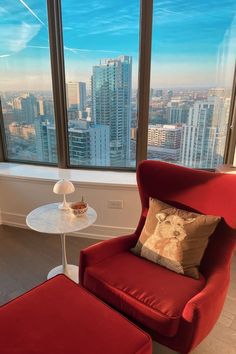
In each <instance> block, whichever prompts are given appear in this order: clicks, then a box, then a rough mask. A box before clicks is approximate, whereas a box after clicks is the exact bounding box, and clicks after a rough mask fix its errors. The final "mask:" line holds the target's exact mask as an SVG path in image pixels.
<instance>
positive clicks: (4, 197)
mask: <svg viewBox="0 0 236 354" xmlns="http://www.w3.org/2000/svg"><path fill="white" fill-rule="evenodd" d="M89 173H91V172H89ZM103 173H105V172H103ZM13 175H14V174H13ZM73 183H74V185H75V188H76V192H75V193H73V194H71V195H69V196H68V200H69V201H76V200H80V199H81V196H82V195H83V196H84V198H85V199H86V201H87V202H88V203H89V204H90V205H91V206H92V207H93V208H94V209H95V210H96V211H97V214H98V218H97V220H96V222H95V224H94V225H92V226H90V227H89V228H87V229H86V230H82V231H80V235H82V236H86V237H91V238H101V239H106V238H110V237H113V236H119V235H126V234H129V233H132V231H133V230H134V229H135V227H136V226H137V223H138V220H139V215H140V210H141V209H140V200H139V195H138V191H137V186H136V185H135V184H134V185H125V184H124V185H122V184H120V185H119V184H117V183H115V184H111V183H109V184H107V185H104V183H101V184H100V185H99V183H93V182H89V183H86V182H83V183H79V182H73ZM54 184H55V180H51V181H50V180H47V179H42V180H40V179H34V178H28V177H27V178H25V177H19V176H17V177H16V176H8V175H6V174H5V175H0V196H1V197H0V210H1V216H0V222H1V223H2V224H5V225H12V226H18V227H27V226H26V223H25V218H26V215H27V214H28V213H29V212H30V211H31V210H33V209H34V208H37V207H38V206H40V205H43V204H47V203H53V202H58V201H60V200H61V199H62V197H61V196H58V195H56V194H54V193H53V191H52V189H53V185H54ZM109 200H123V209H110V208H109V207H108V201H109Z"/></svg>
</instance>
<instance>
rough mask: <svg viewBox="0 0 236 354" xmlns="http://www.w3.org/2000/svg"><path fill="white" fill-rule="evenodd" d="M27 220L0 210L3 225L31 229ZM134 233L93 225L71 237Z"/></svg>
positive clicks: (107, 226)
mask: <svg viewBox="0 0 236 354" xmlns="http://www.w3.org/2000/svg"><path fill="white" fill-rule="evenodd" d="M25 220H26V215H23V214H17V213H9V212H4V211H2V212H1V210H0V222H1V225H7V226H14V227H19V228H24V229H29V228H28V226H27V225H26V222H25ZM133 232H134V228H131V227H117V226H109V225H98V224H93V225H91V226H89V227H88V228H86V229H84V230H81V231H78V232H73V233H71V234H69V235H72V236H80V237H86V238H93V239H99V240H107V239H111V238H113V237H116V236H122V235H129V234H132V233H133Z"/></svg>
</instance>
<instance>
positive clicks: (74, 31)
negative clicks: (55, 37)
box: [0, 0, 236, 91]
mask: <svg viewBox="0 0 236 354" xmlns="http://www.w3.org/2000/svg"><path fill="white" fill-rule="evenodd" d="M45 4H46V2H45V1H42V0H40V1H37V3H35V2H34V1H32V0H26V1H23V0H20V1H19V2H15V1H13V0H9V1H8V2H7V3H6V2H3V1H2V0H1V1H0V23H1V25H0V29H1V38H0V76H1V83H0V90H4V91H8V90H13V89H15V90H18V89H20V88H21V89H23V90H35V89H38V90H40V89H43V90H48V89H50V87H51V73H50V63H49V45H48V28H47V14H46V7H45ZM69 4H70V7H69V6H68V3H67V2H66V1H62V14H63V26H64V27H63V36H64V51H65V64H66V81H83V82H86V83H87V85H88V83H89V80H90V76H91V68H92V67H93V66H94V65H96V63H97V61H98V59H101V58H102V57H103V58H108V57H110V58H114V57H117V56H119V55H128V56H132V57H133V80H132V81H133V82H132V86H133V87H134V88H137V73H138V64H137V63H138V44H139V16H140V14H139V1H137V0H134V1H132V3H128V4H127V3H126V2H125V1H124V0H120V1H119V2H114V3H113V2H112V1H103V2H98V1H96V0H93V1H90V3H89V5H88V4H87V2H86V1H85V0H81V2H80V3H79V6H78V3H77V2H76V1H75V0H71V1H70V2H69ZM13 8H14V11H12V9H13ZM71 9H73V11H72V10H71ZM114 9H115V11H114ZM235 10H236V4H235V2H234V1H232V0H226V1H224V3H222V2H216V1H214V0H211V1H210V2H207V4H206V3H205V2H204V1H203V0H201V1H198V3H196V2H195V1H193V0H188V1H182V0H177V1H174V0H171V1H169V0H168V1H167V0H162V1H160V2H154V21H153V23H154V25H153V54H152V62H153V65H152V80H151V86H152V87H179V86H181V87H190V86H191V87H210V86H216V85H218V86H222V85H223V86H230V85H231V79H232V78H231V77H232V65H233V61H234V60H235V54H234V53H235V42H236V40H235V39H236V20H235ZM111 14H112V15H111ZM86 15H87V16H86ZM16 33H17V35H16ZM222 68H223V69H222ZM222 70H224V73H225V72H226V80H223V79H222V73H221V71H222ZM22 86H24V87H22Z"/></svg>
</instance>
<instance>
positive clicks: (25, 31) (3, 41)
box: [0, 22, 41, 55]
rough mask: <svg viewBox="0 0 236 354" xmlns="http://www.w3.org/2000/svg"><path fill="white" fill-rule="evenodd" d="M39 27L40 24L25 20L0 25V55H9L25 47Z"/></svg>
mask: <svg viewBox="0 0 236 354" xmlns="http://www.w3.org/2000/svg"><path fill="white" fill-rule="evenodd" d="M40 28H41V25H29V24H27V23H25V22H23V23H21V24H19V25H8V24H7V25H6V24H5V25H0V33H1V36H0V55H5V53H8V54H9V55H10V54H12V53H18V52H20V51H21V50H23V49H25V48H26V47H27V44H28V43H29V42H30V41H31V39H32V38H34V37H35V36H36V35H37V34H38V32H39V30H40ZM1 52H2V53H1Z"/></svg>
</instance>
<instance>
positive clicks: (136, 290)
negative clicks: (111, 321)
mask: <svg viewBox="0 0 236 354" xmlns="http://www.w3.org/2000/svg"><path fill="white" fill-rule="evenodd" d="M204 285H205V280H204V278H203V277H201V278H200V279H199V280H195V279H192V278H189V277H185V276H179V275H178V274H176V273H174V272H172V271H169V270H168V269H166V268H164V267H160V266H158V265H156V264H154V263H152V262H149V261H147V260H143V259H142V258H140V257H137V256H134V255H133V254H132V253H131V252H123V253H119V254H117V255H115V256H113V257H111V258H107V259H105V260H104V261H102V262H100V263H99V264H97V265H96V266H91V267H87V268H86V270H85V278H84V286H85V287H86V288H87V289H89V290H90V291H91V292H93V293H95V294H96V295H97V296H99V297H100V298H101V299H102V300H104V301H106V302H110V304H111V305H112V306H113V307H114V308H117V309H119V310H121V311H122V312H123V313H126V314H127V315H129V317H130V318H131V319H134V320H136V321H139V322H141V323H142V324H143V325H145V326H146V327H148V328H150V329H152V330H153V331H158V332H159V333H160V334H164V335H168V336H174V335H175V334H176V332H177V330H178V327H179V321H180V319H181V316H182V312H183V309H184V307H185V304H186V302H188V300H189V299H191V298H192V297H193V296H194V295H196V294H197V293H199V291H200V290H202V288H203V287H204ZM173 294H174V297H173Z"/></svg>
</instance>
